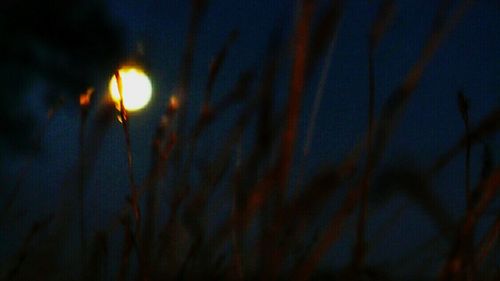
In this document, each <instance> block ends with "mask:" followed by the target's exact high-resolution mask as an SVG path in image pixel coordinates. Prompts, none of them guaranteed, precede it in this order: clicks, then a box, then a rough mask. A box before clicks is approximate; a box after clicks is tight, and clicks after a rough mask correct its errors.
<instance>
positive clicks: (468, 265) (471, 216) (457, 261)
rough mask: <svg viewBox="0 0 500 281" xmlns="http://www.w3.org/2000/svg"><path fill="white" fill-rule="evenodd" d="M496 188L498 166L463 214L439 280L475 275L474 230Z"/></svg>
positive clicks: (499, 186)
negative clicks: (455, 238)
mask: <svg viewBox="0 0 500 281" xmlns="http://www.w3.org/2000/svg"><path fill="white" fill-rule="evenodd" d="M498 189H500V168H496V169H495V170H494V171H493V173H492V174H491V176H490V177H489V178H488V179H486V180H485V181H483V182H482V183H481V184H480V185H479V187H478V191H479V194H480V199H479V200H478V201H477V203H476V204H475V205H474V206H473V207H472V208H471V209H469V210H468V211H467V213H466V215H465V219H464V222H463V224H462V227H461V230H460V233H459V235H458V238H457V240H456V242H455V245H454V246H453V248H452V249H451V253H450V256H449V258H448V260H447V262H446V263H445V265H444V267H443V269H442V271H441V273H440V280H443V281H444V280H466V278H467V279H469V278H472V276H475V262H474V259H473V258H474V253H473V252H472V251H473V249H472V246H473V245H472V241H473V240H472V239H473V235H474V230H475V227H476V224H477V221H478V220H479V218H480V217H481V215H482V214H483V212H484V211H485V210H486V208H487V207H488V206H489V204H490V203H491V202H492V201H493V200H494V199H495V195H496V193H497V192H498Z"/></svg>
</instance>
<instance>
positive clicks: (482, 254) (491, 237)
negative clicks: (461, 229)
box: [475, 215, 500, 267]
mask: <svg viewBox="0 0 500 281" xmlns="http://www.w3.org/2000/svg"><path fill="white" fill-rule="evenodd" d="M499 235H500V215H497V218H496V219H495V222H494V223H493V225H492V226H491V228H490V229H489V231H488V233H486V235H484V237H483V239H481V242H480V243H479V247H478V250H477V251H476V257H475V261H476V263H477V267H479V266H480V265H481V264H482V263H483V262H484V260H485V259H486V258H487V257H488V253H489V252H490V251H491V249H492V248H493V247H494V245H495V243H498V237H499Z"/></svg>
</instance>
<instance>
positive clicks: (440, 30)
mask: <svg viewBox="0 0 500 281" xmlns="http://www.w3.org/2000/svg"><path fill="white" fill-rule="evenodd" d="M470 2H471V1H467V0H465V1H463V2H461V3H460V4H459V5H458V7H457V8H456V9H455V10H454V11H453V13H452V15H451V17H450V18H449V19H448V20H447V21H446V22H445V23H444V24H436V25H435V27H434V30H433V31H432V33H431V35H430V37H429V39H428V41H427V43H426V45H425V47H424V49H423V51H422V54H421V56H420V58H419V60H418V61H417V63H416V64H415V65H414V66H413V67H412V69H411V70H410V72H409V73H408V75H407V77H406V79H405V81H404V82H403V84H402V85H401V86H400V87H399V89H398V90H397V91H396V92H395V93H394V94H393V95H391V96H390V97H389V100H388V101H387V103H386V104H385V105H384V107H383V108H382V114H381V117H380V122H379V126H378V127H377V130H376V134H375V140H374V141H375V142H374V148H373V150H372V153H370V155H368V161H367V168H366V170H365V174H364V176H363V177H362V179H361V181H360V183H359V185H358V186H355V187H354V188H353V189H352V190H351V191H350V192H349V193H348V195H347V197H346V199H345V201H344V203H343V204H342V206H341V208H340V209H339V211H338V212H337V213H336V214H335V215H334V216H333V218H332V220H331V222H330V224H329V225H328V226H327V227H326V229H325V230H324V233H323V234H322V235H321V238H320V240H319V241H318V243H317V244H316V245H315V246H314V247H313V248H312V250H311V251H310V254H309V255H308V257H307V258H306V259H305V261H304V262H303V264H302V265H300V266H299V268H298V269H297V272H296V275H295V277H296V278H295V279H296V280H306V279H308V278H309V277H310V275H311V273H312V272H313V271H314V269H315V267H316V265H317V264H318V263H319V261H320V260H321V258H322V257H323V255H324V254H326V253H327V251H328V249H329V248H330V246H331V245H332V244H333V243H334V242H335V241H337V239H338V237H339V236H340V233H341V229H342V225H343V223H344V222H345V221H346V220H347V218H348V217H349V215H350V214H351V213H352V211H353V210H354V208H355V206H356V205H357V203H358V201H359V199H360V198H361V195H362V190H363V189H365V188H366V187H365V186H366V185H367V184H368V182H369V180H370V178H371V174H372V171H373V169H374V168H375V166H376V165H377V163H378V162H379V161H380V158H381V156H382V154H383V152H384V151H385V147H386V145H387V141H388V139H389V137H390V135H391V132H392V131H393V129H394V127H395V125H396V121H397V119H398V116H399V115H400V114H401V113H402V111H403V108H404V105H405V104H406V103H407V102H408V100H409V98H410V97H411V94H412V93H413V90H414V89H415V88H416V86H417V84H418V82H419V80H420V78H421V77H422V74H423V70H424V68H425V66H426V65H427V64H428V63H429V61H430V59H431V58H432V56H433V55H434V53H435V52H436V50H437V49H438V47H439V45H440V43H441V41H442V39H443V38H444V37H445V36H446V35H447V34H448V33H449V32H450V31H451V29H452V28H453V27H454V26H455V25H456V24H457V22H458V20H459V19H460V18H461V16H462V15H463V14H464V13H465V11H466V8H467V7H468V6H469V4H470ZM438 14H439V13H438ZM436 22H437V21H436Z"/></svg>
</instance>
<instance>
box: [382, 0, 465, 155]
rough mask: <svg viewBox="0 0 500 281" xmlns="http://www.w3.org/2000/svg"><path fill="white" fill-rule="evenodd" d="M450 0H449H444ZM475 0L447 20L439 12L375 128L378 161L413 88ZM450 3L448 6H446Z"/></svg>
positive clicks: (462, 2) (460, 6)
mask: <svg viewBox="0 0 500 281" xmlns="http://www.w3.org/2000/svg"><path fill="white" fill-rule="evenodd" d="M444 1H447V0H444ZM472 2H474V1H473V0H463V1H461V2H460V3H459V4H458V5H457V7H456V8H455V9H454V10H453V11H452V13H451V15H450V17H448V18H447V20H446V21H444V22H441V16H442V13H443V12H441V11H439V12H438V14H437V16H436V18H435V21H434V28H433V31H432V32H431V34H430V36H429V38H428V40H427V42H426V44H425V46H424V48H423V50H422V52H421V55H420V57H419V59H418V60H417V62H416V63H415V64H414V65H413V67H412V68H411V69H410V71H409V72H408V74H407V76H406V79H405V80H404V82H403V83H402V84H401V86H400V87H399V88H398V89H397V90H396V91H395V92H394V93H393V94H392V95H391V96H390V97H389V98H388V100H387V102H386V103H385V104H384V106H383V108H382V113H381V116H380V118H379V120H380V121H379V122H378V124H379V126H378V128H377V130H376V131H375V139H374V141H375V142H374V150H373V160H374V161H376V162H378V160H379V159H380V157H381V156H382V154H383V152H384V150H385V147H386V145H387V142H388V140H389V137H390V135H391V133H392V131H393V130H394V128H395V127H396V125H397V121H398V120H399V117H400V115H401V114H402V113H403V110H404V107H405V105H406V104H407V103H408V101H409V100H410V97H411V95H412V94H413V91H414V90H415V88H416V87H417V85H418V83H419V81H420V79H421V78H422V75H423V72H424V69H425V67H426V66H427V64H428V63H429V62H430V60H431V59H432V57H433V56H434V54H435V53H436V51H437V50H438V48H439V46H440V44H441V42H442V41H443V39H444V38H445V37H446V36H447V35H448V34H449V33H450V32H451V30H452V29H453V28H454V27H455V26H456V25H457V23H458V22H459V20H460V18H461V17H462V16H463V15H464V14H465V12H466V10H467V8H468V7H469V6H470V5H471V3H472ZM445 6H446V5H445Z"/></svg>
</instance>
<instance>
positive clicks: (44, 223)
mask: <svg viewBox="0 0 500 281" xmlns="http://www.w3.org/2000/svg"><path fill="white" fill-rule="evenodd" d="M52 219H53V217H52V216H49V217H48V218H45V219H43V220H40V221H36V222H35V223H34V224H33V225H32V226H31V229H30V231H29V233H28V235H27V236H26V237H25V238H24V241H23V243H22V246H21V248H20V249H19V251H18V252H17V254H16V255H15V258H14V259H15V264H14V266H13V268H11V269H10V270H9V271H8V273H7V276H6V279H5V280H13V279H14V278H16V276H17V275H18V274H19V272H20V269H21V267H22V266H23V263H24V262H25V260H26V258H27V256H28V255H29V254H30V253H29V248H30V245H31V243H32V241H33V239H34V238H35V237H36V236H37V235H38V234H39V233H40V232H41V231H42V230H44V229H45V228H47V227H48V225H49V224H50V223H51V221H52ZM0 277H1V275H0Z"/></svg>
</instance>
